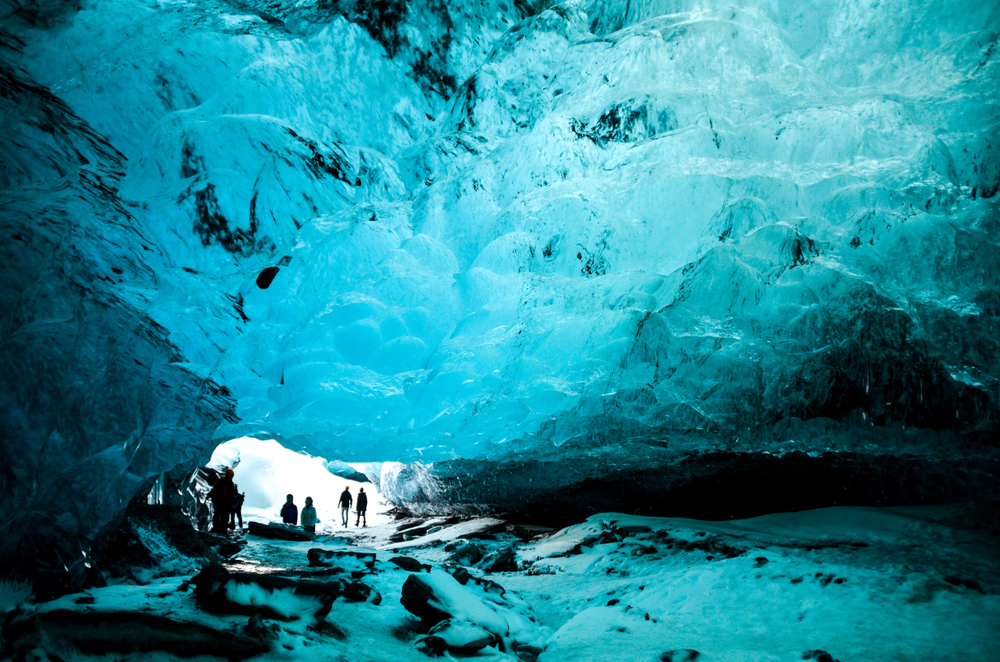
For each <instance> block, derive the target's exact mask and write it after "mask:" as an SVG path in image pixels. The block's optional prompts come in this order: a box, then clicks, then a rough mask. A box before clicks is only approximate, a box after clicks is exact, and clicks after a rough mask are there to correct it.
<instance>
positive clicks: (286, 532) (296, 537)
mask: <svg viewBox="0 0 1000 662" xmlns="http://www.w3.org/2000/svg"><path fill="white" fill-rule="evenodd" d="M248 532H249V533H250V535H253V536H260V537H261V538H271V539H272V540H291V541H295V542H304V541H308V540H312V536H311V535H309V534H308V533H306V532H305V531H304V530H303V529H300V528H299V527H297V526H292V525H291V524H278V523H277V522H268V523H267V524H261V523H260V522H250V523H249V526H248Z"/></svg>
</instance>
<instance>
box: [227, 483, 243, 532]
mask: <svg viewBox="0 0 1000 662" xmlns="http://www.w3.org/2000/svg"><path fill="white" fill-rule="evenodd" d="M245 499H246V494H240V486H239V485H237V484H236V483H233V500H232V503H231V507H230V512H229V528H230V529H235V528H236V518H237V517H239V518H240V528H241V529H242V528H243V501H244V500H245Z"/></svg>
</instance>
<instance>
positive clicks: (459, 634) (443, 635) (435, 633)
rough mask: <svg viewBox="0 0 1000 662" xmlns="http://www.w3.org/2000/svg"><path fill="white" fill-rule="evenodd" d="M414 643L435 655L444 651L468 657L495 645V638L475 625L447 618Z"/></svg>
mask: <svg viewBox="0 0 1000 662" xmlns="http://www.w3.org/2000/svg"><path fill="white" fill-rule="evenodd" d="M416 643H417V644H418V645H422V646H425V647H427V648H428V649H429V650H430V651H431V652H433V653H435V654H437V655H440V654H442V653H444V652H445V650H447V651H448V652H451V653H459V654H465V655H468V654H472V653H475V652H477V651H480V650H482V649H483V648H486V647H487V646H490V645H494V644H496V643H497V638H496V636H495V635H493V634H490V633H489V632H487V631H486V630H485V629H483V628H482V627H480V626H479V625H476V624H475V623H470V622H468V621H462V620H458V619H454V618H449V619H445V620H443V621H441V622H440V623H438V624H437V625H435V626H434V627H432V628H431V629H430V630H429V631H428V633H427V636H425V637H422V638H421V639H418V640H417V642H416Z"/></svg>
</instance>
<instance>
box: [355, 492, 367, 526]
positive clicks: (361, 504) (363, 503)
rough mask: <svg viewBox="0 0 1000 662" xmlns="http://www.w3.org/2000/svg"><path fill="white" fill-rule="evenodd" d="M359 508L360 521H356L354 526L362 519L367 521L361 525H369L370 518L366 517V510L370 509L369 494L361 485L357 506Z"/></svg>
mask: <svg viewBox="0 0 1000 662" xmlns="http://www.w3.org/2000/svg"><path fill="white" fill-rule="evenodd" d="M357 510H358V521H357V522H355V523H354V526H357V525H358V524H360V523H361V520H364V521H365V523H364V524H362V525H361V526H368V518H367V517H365V511H366V510H368V495H367V494H365V488H363V487H359V488H358V508H357Z"/></svg>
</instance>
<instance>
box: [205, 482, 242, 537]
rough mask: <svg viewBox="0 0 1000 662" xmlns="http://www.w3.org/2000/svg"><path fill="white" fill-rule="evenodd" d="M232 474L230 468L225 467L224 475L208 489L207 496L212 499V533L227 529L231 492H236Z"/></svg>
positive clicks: (231, 499) (224, 531)
mask: <svg viewBox="0 0 1000 662" xmlns="http://www.w3.org/2000/svg"><path fill="white" fill-rule="evenodd" d="M233 475H234V474H233V470H232V469H226V473H225V475H223V476H222V478H220V479H219V480H218V481H217V482H216V483H215V485H213V486H212V489H211V490H209V491H208V498H209V499H211V500H212V511H213V512H212V533H226V532H227V531H228V528H227V527H228V525H229V512H230V510H231V508H232V501H233V494H234V493H235V492H236V486H235V485H233Z"/></svg>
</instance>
